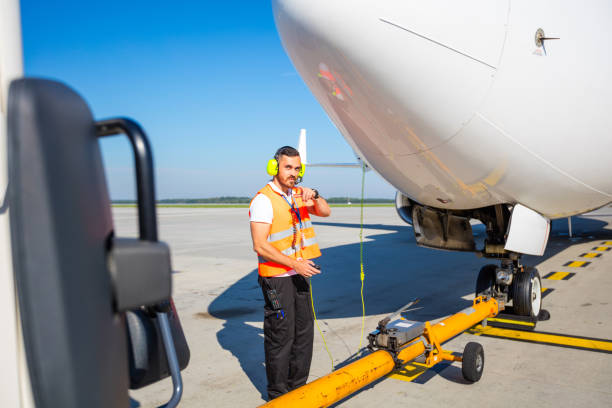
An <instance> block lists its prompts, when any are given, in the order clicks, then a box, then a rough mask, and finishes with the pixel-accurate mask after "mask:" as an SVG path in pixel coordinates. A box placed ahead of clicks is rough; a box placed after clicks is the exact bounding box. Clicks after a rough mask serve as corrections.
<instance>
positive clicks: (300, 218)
mask: <svg viewBox="0 0 612 408" xmlns="http://www.w3.org/2000/svg"><path fill="white" fill-rule="evenodd" d="M281 197H283V198H284V199H285V201H286V202H287V204H289V207H291V211H293V213H294V214H295V216H296V217H297V219H298V221H299V223H300V229H303V227H302V217H300V212H299V211H298V210H297V209H296V208H295V207H294V206H293V203H291V202H289V200H287V197H286V196H285V195H284V194H281ZM293 200H294V199H293V194H291V201H293Z"/></svg>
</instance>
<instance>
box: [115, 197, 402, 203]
mask: <svg viewBox="0 0 612 408" xmlns="http://www.w3.org/2000/svg"><path fill="white" fill-rule="evenodd" d="M251 199H252V197H212V198H166V199H163V200H157V203H158V204H248V203H250V202H251ZM325 199H326V200H327V202H328V203H330V204H346V203H347V202H349V201H350V202H351V203H352V204H359V203H361V198H355V197H330V198H325ZM363 202H364V203H367V204H372V203H392V202H394V200H393V199H391V198H366V199H364V200H363ZM134 203H136V201H135V200H113V204H134Z"/></svg>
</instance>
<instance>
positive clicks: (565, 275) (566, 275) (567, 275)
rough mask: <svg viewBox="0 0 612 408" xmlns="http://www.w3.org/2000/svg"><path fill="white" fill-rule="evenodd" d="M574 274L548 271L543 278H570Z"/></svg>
mask: <svg viewBox="0 0 612 408" xmlns="http://www.w3.org/2000/svg"><path fill="white" fill-rule="evenodd" d="M574 275H576V274H575V273H572V272H550V273H549V274H547V275H546V276H544V279H551V280H569V279H571V278H572V277H573V276H574Z"/></svg>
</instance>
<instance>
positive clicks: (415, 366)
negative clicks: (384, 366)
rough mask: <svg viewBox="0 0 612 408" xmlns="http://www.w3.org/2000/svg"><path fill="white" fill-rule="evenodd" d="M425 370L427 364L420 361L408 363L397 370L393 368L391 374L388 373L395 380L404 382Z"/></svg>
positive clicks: (409, 380)
mask: <svg viewBox="0 0 612 408" xmlns="http://www.w3.org/2000/svg"><path fill="white" fill-rule="evenodd" d="M425 371H427V366H426V365H425V364H421V363H414V362H413V363H408V364H406V365H405V366H403V367H402V368H399V369H397V370H393V372H392V373H391V374H389V375H388V377H389V378H393V379H395V380H401V381H406V382H411V381H412V380H414V379H415V378H417V377H418V376H420V375H421V374H423V373H425Z"/></svg>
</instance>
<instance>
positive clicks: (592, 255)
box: [580, 252, 601, 258]
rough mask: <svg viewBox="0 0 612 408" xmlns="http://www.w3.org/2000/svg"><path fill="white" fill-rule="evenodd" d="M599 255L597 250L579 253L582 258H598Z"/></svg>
mask: <svg viewBox="0 0 612 408" xmlns="http://www.w3.org/2000/svg"><path fill="white" fill-rule="evenodd" d="M600 256H601V254H598V253H597V252H587V253H584V254H581V255H580V257H582V258H599V257H600Z"/></svg>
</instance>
